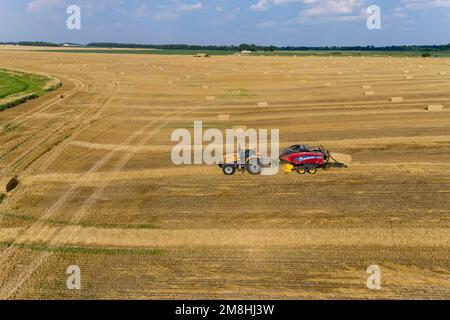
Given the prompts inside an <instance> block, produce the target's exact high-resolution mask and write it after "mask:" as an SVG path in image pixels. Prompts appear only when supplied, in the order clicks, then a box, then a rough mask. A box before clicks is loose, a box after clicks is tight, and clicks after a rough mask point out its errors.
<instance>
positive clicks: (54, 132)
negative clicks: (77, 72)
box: [0, 79, 117, 176]
mask: <svg viewBox="0 0 450 320" xmlns="http://www.w3.org/2000/svg"><path fill="white" fill-rule="evenodd" d="M74 80H75V79H74ZM75 81H78V82H80V83H82V82H81V81H79V80H75ZM105 83H106V81H105ZM83 87H85V85H84V84H83V85H81V86H79V88H80V89H79V90H81V88H83ZM116 90H117V88H116V87H114V90H113V91H112V92H111V93H110V94H109V95H108V96H107V98H106V99H105V100H104V101H103V102H102V103H101V104H100V108H99V110H98V111H97V113H96V114H95V115H94V116H98V112H99V111H103V109H102V108H103V106H104V105H105V104H106V103H107V102H108V101H109V99H110V98H111V97H112V96H113V95H114V93H115V92H116ZM74 93H76V92H74ZM57 102H59V101H55V102H54V103H52V104H50V105H48V106H47V107H46V108H45V109H48V108H50V107H52V106H53V105H54V104H56V103H57ZM95 105H97V103H93V104H91V105H90V106H89V107H88V108H86V110H85V111H83V112H82V113H80V114H78V115H77V116H76V117H75V118H72V119H70V121H69V122H64V123H63V124H61V125H60V126H58V127H56V128H54V129H53V130H52V131H51V132H50V133H49V134H48V135H46V136H45V137H44V138H43V139H41V140H39V141H38V142H37V143H35V144H34V145H33V146H31V147H29V148H27V150H26V151H25V152H23V153H22V154H20V155H18V156H17V157H15V158H16V159H17V160H16V161H15V162H14V163H13V164H11V165H8V167H7V168H5V169H4V170H3V171H1V172H0V175H5V176H6V175H12V174H14V169H15V168H16V167H17V166H18V165H19V164H20V163H21V162H23V161H24V159H26V157H27V156H28V155H30V154H32V153H33V152H36V150H37V149H38V148H39V147H41V146H42V145H43V143H45V142H46V141H48V140H50V139H52V138H55V137H57V136H58V134H62V135H63V133H64V132H66V131H67V125H68V124H70V123H74V122H75V123H76V124H75V128H76V126H77V125H78V124H77V121H78V120H79V119H83V118H84V116H85V115H86V114H88V113H89V112H90V111H91V110H92V107H93V106H95ZM34 111H36V109H35V110H34ZM41 111H42V109H41ZM39 112H40V111H37V113H39ZM35 115H36V113H33V115H31V116H28V117H27V118H26V119H24V120H23V121H22V122H21V123H23V122H25V121H26V120H28V119H30V118H31V117H34V116H35ZM87 122H89V121H87ZM69 130H73V126H72V128H70V129H69ZM35 134H36V133H32V134H31V136H30V137H27V138H25V139H24V140H22V141H21V142H20V143H19V144H17V145H16V146H15V147H13V148H12V149H10V150H8V151H7V152H6V153H4V154H3V155H2V156H0V159H1V158H2V157H4V156H5V155H7V154H9V153H10V152H12V151H13V150H14V149H16V148H18V147H20V146H21V145H22V144H23V143H24V142H26V141H27V140H28V139H30V138H32V137H34V135H35ZM71 136H72V135H71ZM63 140H65V139H63ZM55 144H58V141H56V142H55ZM47 147H48V146H47ZM43 153H45V150H44V152H43ZM43 153H41V154H39V155H37V157H36V158H34V159H31V160H30V161H29V162H28V163H27V164H26V167H28V166H29V165H31V164H32V163H33V162H34V161H36V160H37V159H38V158H40V157H41V156H43ZM8 168H10V169H8Z"/></svg>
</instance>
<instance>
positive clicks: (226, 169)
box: [222, 164, 236, 176]
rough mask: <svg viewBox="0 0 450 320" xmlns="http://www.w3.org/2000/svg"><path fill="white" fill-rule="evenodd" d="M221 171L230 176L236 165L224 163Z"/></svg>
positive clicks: (233, 172)
mask: <svg viewBox="0 0 450 320" xmlns="http://www.w3.org/2000/svg"><path fill="white" fill-rule="evenodd" d="M222 171H223V173H224V174H225V175H226V176H232V175H233V174H235V172H236V167H235V166H234V165H233V164H226V165H224V166H223V168H222Z"/></svg>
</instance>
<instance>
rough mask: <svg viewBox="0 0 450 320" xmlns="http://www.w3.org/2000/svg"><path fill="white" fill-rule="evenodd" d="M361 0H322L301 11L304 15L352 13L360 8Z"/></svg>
mask: <svg viewBox="0 0 450 320" xmlns="http://www.w3.org/2000/svg"><path fill="white" fill-rule="evenodd" d="M361 6H362V3H361V1H360V0H321V1H317V2H315V3H314V5H313V6H312V7H311V8H308V9H305V10H303V11H302V12H301V15H302V16H304V17H330V16H341V15H352V14H354V13H355V12H356V11H357V9H360V8H361Z"/></svg>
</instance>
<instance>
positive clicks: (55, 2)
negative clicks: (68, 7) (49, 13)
mask: <svg viewBox="0 0 450 320" xmlns="http://www.w3.org/2000/svg"><path fill="white" fill-rule="evenodd" d="M63 4H64V0H32V1H31V2H29V3H28V5H27V12H37V11H43V10H45V9H48V8H49V7H54V6H62V5H63Z"/></svg>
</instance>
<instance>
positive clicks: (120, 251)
mask: <svg viewBox="0 0 450 320" xmlns="http://www.w3.org/2000/svg"><path fill="white" fill-rule="evenodd" d="M0 245H1V246H5V247H14V248H18V249H26V250H31V251H37V252H51V253H63V254H86V255H108V256H116V255H141V256H142V255H146V256H154V255H159V254H161V253H162V250H160V249H147V248H100V247H79V246H49V245H47V244H44V243H14V242H0Z"/></svg>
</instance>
